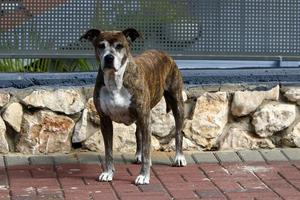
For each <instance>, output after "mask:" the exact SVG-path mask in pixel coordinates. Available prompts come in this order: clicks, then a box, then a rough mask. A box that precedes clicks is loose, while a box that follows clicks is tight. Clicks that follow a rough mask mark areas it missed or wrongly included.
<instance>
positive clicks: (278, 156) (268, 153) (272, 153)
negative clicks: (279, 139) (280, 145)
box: [260, 149, 288, 162]
mask: <svg viewBox="0 0 300 200" xmlns="http://www.w3.org/2000/svg"><path fill="white" fill-rule="evenodd" d="M260 153H261V154H262V156H263V157H264V159H266V161H270V162H271V161H288V159H287V158H286V157H285V156H284V155H283V154H282V153H281V151H280V150H279V149H272V150H260Z"/></svg>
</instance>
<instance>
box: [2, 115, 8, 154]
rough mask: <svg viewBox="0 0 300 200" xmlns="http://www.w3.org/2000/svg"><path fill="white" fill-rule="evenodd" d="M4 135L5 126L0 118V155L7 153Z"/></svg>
mask: <svg viewBox="0 0 300 200" xmlns="http://www.w3.org/2000/svg"><path fill="white" fill-rule="evenodd" d="M5 135H6V126H5V123H4V121H3V119H2V118H1V117H0V153H8V152H9V146H8V142H7V140H6V137H5Z"/></svg>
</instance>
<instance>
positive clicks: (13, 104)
mask: <svg viewBox="0 0 300 200" xmlns="http://www.w3.org/2000/svg"><path fill="white" fill-rule="evenodd" d="M92 90H93V87H92V86H85V87H62V88H46V87H44V88H29V89H6V90H4V89H3V90H0V109H1V110H0V111H1V117H0V137H1V138H0V152H1V153H8V152H21V153H24V154H47V153H55V152H58V153H69V152H71V151H74V149H78V148H79V149H83V150H89V151H103V149H104V148H103V145H104V144H103V140H102V135H101V133H100V128H99V123H100V118H99V116H98V115H97V112H96V110H95V107H94V104H93V100H92ZM183 96H184V99H185V116H186V120H185V125H184V130H183V131H184V140H183V146H184V150H226V149H258V148H275V147H285V146H289V147H300V117H299V116H300V115H299V106H298V105H300V87H297V86H294V87H291V86H286V87H279V86H278V85H275V86H272V87H270V86H260V87H257V86H247V87H245V86H239V85H223V86H217V87H214V86H209V87H207V86H195V87H189V88H187V89H186V91H185V92H184V94H183ZM151 125H152V131H153V136H152V146H153V149H154V150H161V151H172V150H174V144H175V141H174V137H173V136H174V128H175V124H174V119H173V116H172V113H166V104H165V101H164V99H162V100H161V101H160V102H159V104H158V105H157V106H156V107H155V108H154V109H153V110H152V115H151ZM114 133H115V134H114V149H115V150H116V151H118V152H130V151H132V152H133V151H134V150H135V125H134V124H133V125H131V126H125V125H122V124H117V123H114Z"/></svg>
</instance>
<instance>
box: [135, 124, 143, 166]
mask: <svg viewBox="0 0 300 200" xmlns="http://www.w3.org/2000/svg"><path fill="white" fill-rule="evenodd" d="M135 137H136V152H135V161H134V162H135V163H136V164H140V163H142V133H141V129H140V127H139V125H138V123H136V131H135Z"/></svg>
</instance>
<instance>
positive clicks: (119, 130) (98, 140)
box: [83, 123, 160, 153]
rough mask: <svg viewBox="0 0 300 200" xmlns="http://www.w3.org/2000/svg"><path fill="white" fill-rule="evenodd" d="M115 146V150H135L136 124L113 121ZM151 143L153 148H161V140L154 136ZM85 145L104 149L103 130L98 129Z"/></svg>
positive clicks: (90, 147) (90, 148) (94, 149)
mask: <svg viewBox="0 0 300 200" xmlns="http://www.w3.org/2000/svg"><path fill="white" fill-rule="evenodd" d="M113 128H114V129H113V130H114V134H113V146H114V147H113V148H114V151H115V152H120V153H126V152H127V153H128V152H135V150H136V139H135V129H136V126H135V124H132V125H130V126H126V125H123V124H118V123H113ZM151 144H152V149H153V150H158V149H159V148H160V144H159V141H158V140H157V139H156V138H155V137H154V136H152V137H151ZM83 146H84V147H85V148H87V149H89V150H91V151H104V142H103V137H102V133H101V131H100V130H99V131H96V132H95V133H94V134H93V135H92V136H91V137H89V138H88V139H87V140H86V141H84V142H83Z"/></svg>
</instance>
